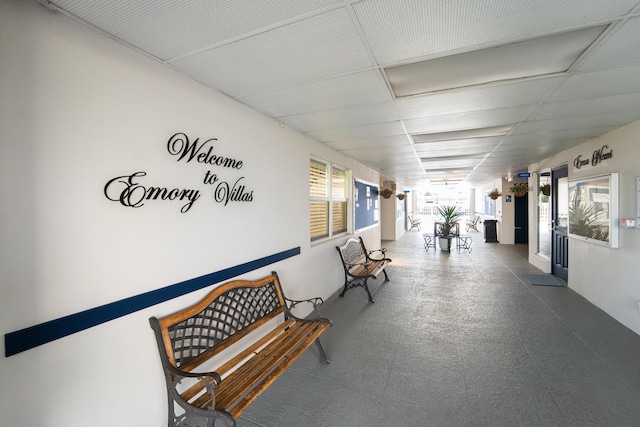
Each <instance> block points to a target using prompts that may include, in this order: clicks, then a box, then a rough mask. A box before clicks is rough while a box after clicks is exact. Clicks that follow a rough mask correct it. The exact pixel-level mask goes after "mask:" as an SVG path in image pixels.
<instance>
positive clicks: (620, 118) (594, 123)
mask: <svg viewBox="0 0 640 427" xmlns="http://www.w3.org/2000/svg"><path fill="white" fill-rule="evenodd" d="M638 119H640V111H634V112H626V113H612V114H600V115H594V116H579V117H567V118H564V119H553V120H538V121H531V122H525V123H522V124H520V125H518V126H517V127H516V128H515V129H514V130H513V131H512V133H511V134H512V135H522V134H528V133H545V132H554V131H564V130H574V129H589V128H591V129H593V128H603V127H609V126H621V125H622V124H625V123H630V122H632V121H634V120H638Z"/></svg>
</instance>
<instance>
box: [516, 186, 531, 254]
mask: <svg viewBox="0 0 640 427" xmlns="http://www.w3.org/2000/svg"><path fill="white" fill-rule="evenodd" d="M514 199H515V218H514V222H515V227H516V235H515V243H529V195H528V193H527V194H525V195H524V196H522V197H514Z"/></svg>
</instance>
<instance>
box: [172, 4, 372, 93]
mask: <svg viewBox="0 0 640 427" xmlns="http://www.w3.org/2000/svg"><path fill="white" fill-rule="evenodd" d="M172 65H173V66H175V67H176V68H178V69H180V70H183V71H185V72H186V73H187V74H189V75H191V76H193V77H195V78H196V79H198V80H200V81H202V82H204V83H205V84H207V85H209V86H212V87H215V88H218V89H219V90H221V91H223V92H225V93H227V94H229V95H231V96H242V95H245V94H251V93H255V92H261V91H265V90H269V89H275V88H279V87H284V86H291V85H295V84H299V83H303V82H307V81H313V80H318V79H322V78H325V77H329V76H333V75H338V74H344V73H348V72H352V71H356V70H362V69H366V68H368V67H371V66H372V65H373V64H372V62H371V60H370V58H369V56H368V53H367V51H366V49H365V47H364V45H363V44H362V41H361V40H360V37H359V35H358V33H357V31H356V29H355V27H354V26H353V25H352V24H351V20H350V18H349V14H348V13H347V11H346V10H345V9H337V10H333V11H331V12H329V13H325V14H322V15H317V16H313V17H311V18H308V19H305V20H302V21H298V22H294V23H292V24H289V25H286V26H283V27H280V28H276V29H274V30H271V31H267V32H264V33H261V34H258V35H255V36H253V37H249V38H245V39H242V40H238V41H236V42H234V43H231V44H226V45H224V46H220V47H218V48H215V49H211V50H207V51H204V52H202V53H200V54H198V55H192V56H188V57H185V58H182V59H179V60H176V61H174V62H172ZM256 70H259V72H256Z"/></svg>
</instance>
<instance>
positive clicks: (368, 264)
mask: <svg viewBox="0 0 640 427" xmlns="http://www.w3.org/2000/svg"><path fill="white" fill-rule="evenodd" d="M336 249H337V250H338V253H339V254H340V259H341V260H342V266H343V267H344V289H343V290H342V293H341V294H340V296H341V297H343V296H344V294H345V293H346V292H347V291H348V290H349V289H352V288H355V287H357V286H362V287H363V288H364V289H365V291H367V295H368V296H369V301H370V302H375V301H374V300H373V297H372V296H371V292H370V291H369V286H368V285H367V281H368V280H369V279H375V278H377V277H378V275H379V274H380V273H381V272H382V273H384V279H385V280H384V281H385V282H388V281H389V276H388V275H387V271H386V266H387V265H388V264H389V263H390V262H391V259H390V258H387V257H386V255H385V254H386V252H387V249H386V248H381V249H376V250H372V251H369V250H367V248H366V247H365V246H364V242H363V241H362V237H358V238H357V239H355V238H353V237H351V238H349V239H347V241H346V242H345V243H344V244H343V245H342V246H336ZM376 252H379V253H380V254H382V258H372V257H371V255H372V254H373V253H376Z"/></svg>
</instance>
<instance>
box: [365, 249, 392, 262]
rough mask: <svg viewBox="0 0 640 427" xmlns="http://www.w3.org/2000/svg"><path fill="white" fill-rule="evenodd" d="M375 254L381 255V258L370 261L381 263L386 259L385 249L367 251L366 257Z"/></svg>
mask: <svg viewBox="0 0 640 427" xmlns="http://www.w3.org/2000/svg"><path fill="white" fill-rule="evenodd" d="M376 252H380V253H381V254H382V258H371V259H372V260H375V261H382V260H383V259H387V248H380V249H374V250H372V251H370V250H367V254H368V255H367V257H370V256H371V255H373V254H374V253H376Z"/></svg>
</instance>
